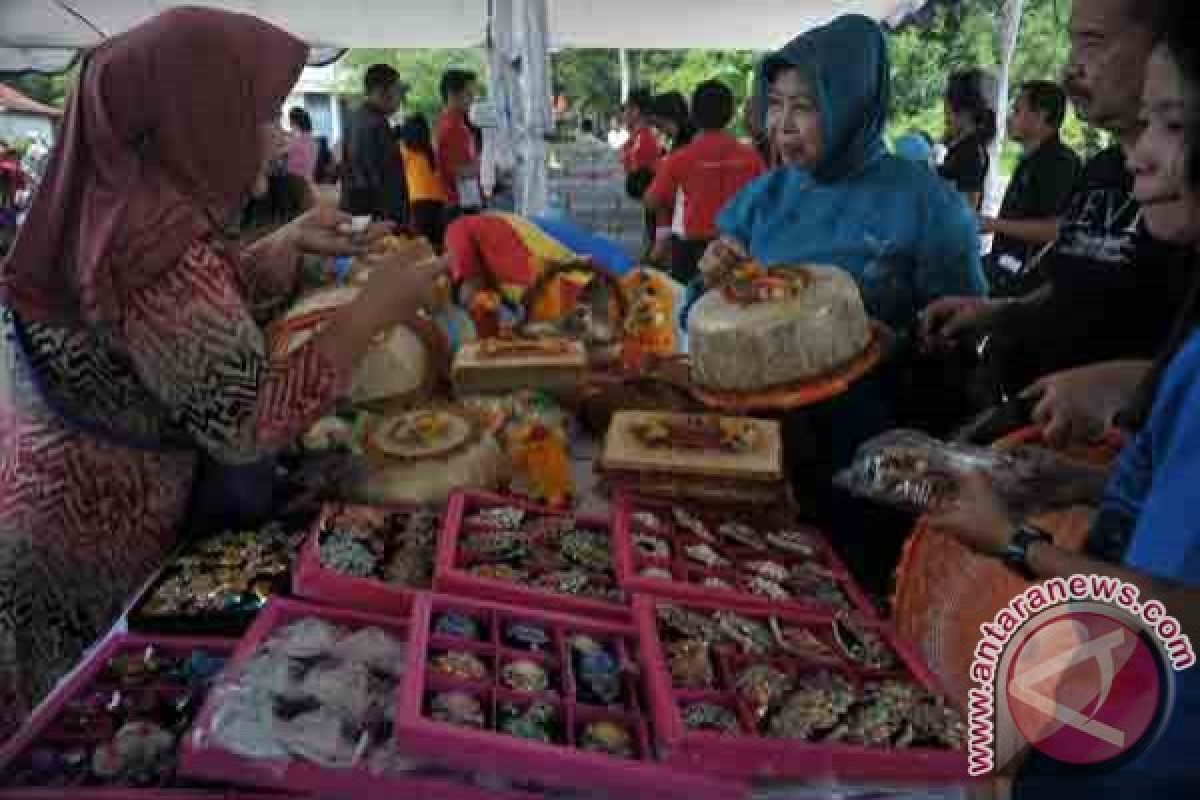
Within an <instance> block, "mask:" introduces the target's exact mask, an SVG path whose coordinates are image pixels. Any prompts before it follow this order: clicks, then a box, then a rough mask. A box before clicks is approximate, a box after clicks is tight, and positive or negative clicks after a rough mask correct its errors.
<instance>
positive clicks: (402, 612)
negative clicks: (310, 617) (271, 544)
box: [292, 504, 428, 616]
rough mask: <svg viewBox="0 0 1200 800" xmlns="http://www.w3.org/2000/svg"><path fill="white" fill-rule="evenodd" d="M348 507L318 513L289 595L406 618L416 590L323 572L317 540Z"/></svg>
mask: <svg viewBox="0 0 1200 800" xmlns="http://www.w3.org/2000/svg"><path fill="white" fill-rule="evenodd" d="M348 507H349V506H342V505H332V504H331V505H326V506H325V507H324V508H322V509H321V513H320V515H319V516H318V517H317V520H316V522H315V523H314V525H313V530H312V533H311V534H309V536H308V538H307V539H306V540H305V541H304V545H303V547H302V548H301V549H300V554H299V556H298V557H297V563H296V566H295V568H294V569H293V571H292V594H294V595H296V596H297V597H300V598H303V599H306V600H312V601H315V602H318V603H323V604H326V605H331V606H336V607H338V608H348V609H355V610H359V611H371V612H375V613H378V614H388V615H396V616H408V613H409V612H410V611H411V610H412V603H413V597H414V595H415V594H416V592H417V591H419V590H418V589H411V588H406V587H403V586H397V585H395V584H390V583H387V582H386V581H382V580H378V579H376V578H355V577H352V576H350V575H345V574H342V573H340V572H337V571H335V570H331V569H326V568H325V566H324V565H323V564H322V563H321V556H320V539H321V531H322V529H323V528H324V526H325V521H326V520H327V519H328V518H329V517H330V516H331V515H332V514H334V513H336V512H337V511H339V510H341V509H343V508H348ZM384 508H385V510H388V511H396V512H398V513H410V512H413V511H415V510H416V509H415V508H413V507H409V506H386V507H384ZM427 588H428V587H427Z"/></svg>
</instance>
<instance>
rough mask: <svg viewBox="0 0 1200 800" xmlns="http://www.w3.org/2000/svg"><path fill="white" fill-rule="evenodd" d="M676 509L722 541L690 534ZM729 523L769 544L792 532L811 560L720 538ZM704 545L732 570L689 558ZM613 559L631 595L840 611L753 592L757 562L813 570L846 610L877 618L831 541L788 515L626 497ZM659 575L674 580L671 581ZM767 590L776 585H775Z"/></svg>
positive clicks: (808, 599)
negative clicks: (662, 549)
mask: <svg viewBox="0 0 1200 800" xmlns="http://www.w3.org/2000/svg"><path fill="white" fill-rule="evenodd" d="M673 509H682V510H683V511H684V512H685V513H687V514H689V515H691V516H693V517H695V518H696V519H699V520H701V521H702V522H703V523H704V524H705V527H706V528H707V529H708V530H709V532H710V534H711V535H712V536H714V537H716V538H717V539H719V540H720V541H719V542H716V543H711V542H705V541H704V540H703V539H701V538H700V537H698V536H697V535H695V534H694V533H691V532H689V531H688V530H687V529H686V527H685V526H683V525H681V524H680V523H678V522H677V521H675V519H674V517H673V513H672V511H673ZM640 514H650V515H653V517H654V518H655V519H656V520H658V521H659V522H660V523H661V524H662V525H663V526H664V529H662V530H661V531H660V532H658V533H654V532H653V531H651V529H649V528H647V527H645V526H643V525H640V524H639V522H638V516H639V515H640ZM730 522H732V523H736V524H745V525H749V526H750V527H752V528H754V529H755V530H756V531H758V532H759V533H760V536H762V537H763V538H764V541H765V534H766V533H767V532H772V533H774V532H778V531H785V530H786V531H791V532H795V533H798V534H800V535H801V536H803V537H804V538H805V540H806V541H807V542H808V543H810V544H811V547H812V553H811V554H802V553H800V552H795V551H793V552H788V551H785V550H782V549H779V548H777V547H770V548H767V549H755V548H754V547H751V546H748V545H745V544H739V543H736V542H735V541H734V540H731V539H722V537H720V535H719V533H718V531H719V529H720V526H721V524H723V523H730ZM644 534H649V535H650V536H653V537H656V538H657V539H658V540H661V542H665V543H666V545H667V546H668V547H669V549H670V552H669V554H667V555H665V556H664V555H661V554H655V553H651V552H647V549H644V548H640V547H639V546H638V540H639V537H640V536H642V535H644ZM706 546H707V549H708V550H710V551H714V552H716V554H717V555H719V556H721V557H722V558H724V559H725V560H726V561H727V562H728V563H727V564H720V565H716V564H713V565H706V564H704V563H702V562H701V561H699V560H697V559H695V558H692V557H689V555H688V552H687V551H688V548H692V547H706ZM613 555H614V560H615V561H616V566H617V577H618V579H619V580H620V583H621V586H622V587H624V588H625V589H626V590H628V591H630V592H642V593H649V594H655V595H658V596H661V597H674V598H677V599H680V600H698V601H701V602H704V601H716V602H733V603H740V604H742V605H748V606H759V607H762V608H768V609H774V608H780V607H786V608H794V609H795V610H797V611H801V612H815V613H826V614H831V613H834V612H836V611H838V610H839V609H838V605H837V604H834V603H831V602H829V601H828V600H827V599H818V598H817V597H816V596H815V595H812V594H807V593H804V592H801V591H789V594H790V595H791V596H790V597H789V598H787V599H780V598H776V597H771V596H768V595H767V594H764V593H762V590H761V589H760V590H758V591H757V592H756V591H755V590H754V588H753V587H754V583H753V582H754V579H755V576H756V575H758V573H756V572H755V571H753V570H752V569H751V566H752V565H754V563H755V562H769V563H771V564H773V565H777V566H779V567H783V568H785V569H787V570H791V569H792V568H793V567H796V566H798V565H803V564H806V563H811V564H813V565H814V566H815V567H816V568H818V569H820V570H823V571H826V572H827V573H828V584H829V585H830V586H833V587H836V590H837V591H838V592H839V593H840V595H841V596H842V598H843V602H842V606H843V607H844V608H855V609H857V610H858V611H859V612H860V613H863V614H866V615H874V613H875V612H874V608H873V606H872V605H871V603H870V601H869V600H867V598H866V597H865V596H864V595H863V593H862V591H861V590H860V589H859V588H858V586H857V584H855V582H854V580H853V579H852V578H851V577H850V574H849V572H848V571H847V570H846V568H845V567H844V566H843V565H842V563H841V561H840V560H839V559H838V557H837V556H836V555H835V554H834V552H833V549H832V548H831V547H830V546H829V543H828V540H827V539H826V538H825V535H824V534H823V533H821V532H820V531H818V530H816V529H814V528H811V527H808V526H806V525H800V524H798V523H796V522H794V520H793V517H792V515H791V514H790V513H789V512H788V511H786V510H780V509H763V508H761V507H750V506H743V505H698V504H695V503H686V504H682V503H673V502H670V501H667V500H658V499H649V498H644V497H640V496H637V495H634V494H630V493H622V494H620V495H618V497H617V500H616V503H615V511H614V518H613ZM658 573H669V574H670V577H669V578H668V577H667V575H666V574H658ZM716 582H720V583H719V584H718V583H716ZM763 583H764V584H765V585H770V584H771V583H772V582H771V581H764V582H763Z"/></svg>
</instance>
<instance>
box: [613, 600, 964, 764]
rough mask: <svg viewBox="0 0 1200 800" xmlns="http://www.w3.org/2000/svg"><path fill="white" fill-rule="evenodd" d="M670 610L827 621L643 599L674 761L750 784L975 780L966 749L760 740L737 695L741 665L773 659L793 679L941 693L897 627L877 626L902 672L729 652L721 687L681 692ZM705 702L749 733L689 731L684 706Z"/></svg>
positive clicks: (652, 674)
mask: <svg viewBox="0 0 1200 800" xmlns="http://www.w3.org/2000/svg"><path fill="white" fill-rule="evenodd" d="M667 605H682V606H684V607H686V608H692V609H696V610H699V611H706V612H712V611H721V610H726V611H733V612H736V613H738V614H741V615H743V616H746V617H750V618H757V619H760V620H766V619H767V618H768V617H771V616H774V617H776V618H778V619H780V620H784V621H786V622H788V623H791V624H795V625H799V626H811V625H813V624H815V623H819V622H820V621H821V617H819V616H813V615H805V614H801V613H797V612H794V611H792V610H790V609H779V610H777V611H775V612H773V613H772V612H768V611H765V610H763V609H761V608H759V607H755V606H749V607H748V606H746V605H736V604H735V605H730V604H723V603H712V602H707V603H699V602H687V603H679V602H677V601H674V600H667V599H662V598H653V597H648V596H645V595H639V596H638V597H636V598H635V599H634V619H635V623H636V625H637V627H638V631H639V633H640V636H641V642H642V653H643V659H644V662H643V663H644V664H645V668H646V673H647V674H646V684H647V689H648V691H649V701H650V707H651V709H652V712H653V717H654V727H655V730H656V731H658V734H659V736H660V737H661V739H660V744H661V747H662V752H663V754H664V756H665V757H666V758H667V760H668V761H669V762H670V763H674V764H679V765H681V766H687V767H688V768H691V769H697V770H704V771H707V772H711V773H713V774H716V775H720V776H724V777H729V778H738V779H745V780H804V781H806V782H811V781H823V780H824V781H837V782H841V783H854V782H857V783H876V782H896V783H904V784H924V785H934V784H936V785H939V786H946V785H957V784H961V783H965V782H966V781H967V759H966V754H965V751H952V750H946V751H943V750H934V749H923V748H907V749H884V748H867V747H861V746H854V745H844V744H819V743H808V742H802V741H795V740H787V739H776V738H769V737H766V736H763V735H760V734H759V733H758V732H757V726H756V722H755V719H754V712H753V711H752V710H751V709H749V708H747V707H746V706H745V704H744V703H742V702H741V700H740V698H739V697H738V696H737V694H736V692H735V691H734V690H733V687H732V679H733V678H732V673H733V669H734V666H733V665H734V664H735V663H736V665H737V666H738V667H740V666H745V665H746V664H747V663H749V662H756V663H762V662H770V663H772V664H773V665H776V666H778V667H779V668H780V669H781V670H783V671H784V672H787V673H788V674H806V673H807V674H811V673H813V672H816V671H820V670H830V671H833V672H837V673H841V674H842V675H844V676H846V677H847V678H848V679H849V680H850V681H851V683H852V684H854V685H859V684H861V682H862V681H863V680H867V679H872V678H874V679H878V678H885V677H906V678H908V679H910V680H912V681H914V682H916V683H918V684H920V685H922V686H924V687H926V688H928V689H931V690H933V691H935V692H938V693H941V687H940V685H939V684H938V682H937V680H936V679H935V678H934V676H933V675H932V674H931V673H930V672H929V670H928V669H927V668H926V667H925V666H924V664H923V663H922V662H921V660H920V659H919V658H918V657H917V655H916V653H915V652H914V651H913V650H912V649H911V648H910V647H909V646H907V645H906V644H905V643H903V642H901V641H898V640H897V639H896V637H895V635H894V632H893V630H892V629H891V627H890V626H888V625H886V624H883V623H875V624H874V626H873V627H874V628H875V629H876V630H878V631H879V632H880V633H881V634H882V635H883V638H884V639H885V640H886V641H887V642H888V644H889V645H890V646H891V647H892V649H893V650H894V651H895V653H896V655H897V656H898V657H899V662H900V663H901V664H902V667H901V668H900V669H899V670H893V671H891V672H881V671H877V670H864V669H861V668H858V669H856V668H854V667H851V666H848V665H838V666H834V665H832V664H831V663H829V662H820V661H804V660H802V659H799V658H780V657H773V656H772V657H766V656H763V657H757V656H756V657H749V656H736V655H728V654H722V655H718V656H717V660H718V661H719V664H718V669H717V670H716V672H717V675H718V688H716V689H715V690H703V691H693V690H683V689H677V688H676V687H675V686H674V685H673V683H672V679H671V674H670V671H669V669H668V666H667V660H666V655H665V650H664V645H663V642H662V639H661V638H660V636H659V632H658V619H657V609H658V608H659V607H660V606H667ZM825 621H826V622H828V620H825ZM743 662H745V663H743ZM702 700H704V701H709V702H713V703H715V704H718V705H721V706H723V707H725V708H726V709H728V710H729V711H732V712H734V713H735V714H736V716H737V719H738V722H739V726H740V728H741V733H739V734H736V735H734V734H726V733H717V732H708V731H691V730H688V729H687V727H686V726H685V724H684V721H683V713H682V708H681V707H682V706H684V705H685V704H687V703H690V702H696V701H702ZM752 731H753V732H752Z"/></svg>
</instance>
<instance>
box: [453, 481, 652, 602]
mask: <svg viewBox="0 0 1200 800" xmlns="http://www.w3.org/2000/svg"><path fill="white" fill-rule="evenodd" d="M497 507H505V508H509V507H510V508H519V509H521V510H523V511H525V512H526V513H528V514H534V515H537V516H539V517H557V518H562V517H571V518H573V519H575V521H576V522H577V523H578V524H579V525H580V527H583V528H586V529H588V530H595V531H601V532H603V533H605V534H606V535H608V536H609V537H610V538H611V536H612V532H611V525H610V522H609V520H608V519H607V518H605V517H598V516H586V515H583V516H580V515H574V514H571V513H570V512H564V511H561V510H554V509H550V508H546V507H544V506H538V505H534V504H532V503H527V502H524V501H521V500H518V499H515V498H512V497H505V496H502V495H496V494H488V493H484V492H456V493H455V494H454V495H452V496H451V498H450V505H449V508H448V509H447V511H446V519H445V522H444V523H443V525H442V535H441V537H440V538H439V540H438V553H437V568H436V571H435V573H434V587H435V588H436V590H437V591H438V592H442V593H445V594H455V595H460V596H463V597H473V598H478V599H480V600H489V601H495V602H500V603H508V604H511V605H517V606H527V607H530V608H550V609H554V610H555V611H560V612H563V613H567V614H579V615H581V616H585V617H589V618H602V619H610V620H616V621H625V622H627V621H628V620H629V613H630V609H629V605H628V598H626V602H625V603H612V602H607V601H604V600H597V599H593V598H590V597H580V596H577V595H570V594H563V593H559V592H553V591H548V590H543V589H536V588H531V587H529V586H524V585H522V584H518V583H512V582H509V581H504V580H498V579H495V578H483V577H479V576H477V575H473V574H471V573H470V572H468V571H467V570H466V569H464V568H463V567H462V563H463V556H462V554H461V553H460V552H459V542H460V540H461V539H462V537H463V535H464V528H465V525H466V520H467V519H468V518H469V517H470V516H471V515H472V514H474V513H476V512H478V511H480V510H483V509H487V508H497ZM613 581H614V588H615V587H616V586H617V582H616V571H615V569H614V571H613Z"/></svg>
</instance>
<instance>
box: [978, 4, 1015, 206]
mask: <svg viewBox="0 0 1200 800" xmlns="http://www.w3.org/2000/svg"><path fill="white" fill-rule="evenodd" d="M1023 7H1024V0H1004V7H1003V8H1002V9H1001V10H1000V21H999V25H998V26H997V29H996V35H997V37H998V39H999V45H1000V48H999V49H1000V71H999V74H998V75H997V76H996V106H995V107H996V113H997V115H999V117H1000V120H999V122H1000V134H999V135H998V136H997V137H996V141H995V143H994V144H993V145H992V152H991V159H992V168H991V170H989V172H988V180H987V192H986V194H985V197H984V211H985V213H988V214H994V213H995V212H996V209H998V208H999V207H1000V199H1001V198H1000V171H999V169H998V167H999V165H1000V152H1001V150H1002V149H1003V148H1004V140H1005V134H1006V131H1005V125H1004V120H1005V119H1006V118H1007V117H1008V106H1009V103H1008V94H1009V83H1010V82H1011V75H1012V62H1013V56H1014V55H1015V54H1016V52H1017V41H1018V39H1019V38H1020V35H1021V12H1022V10H1023Z"/></svg>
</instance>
